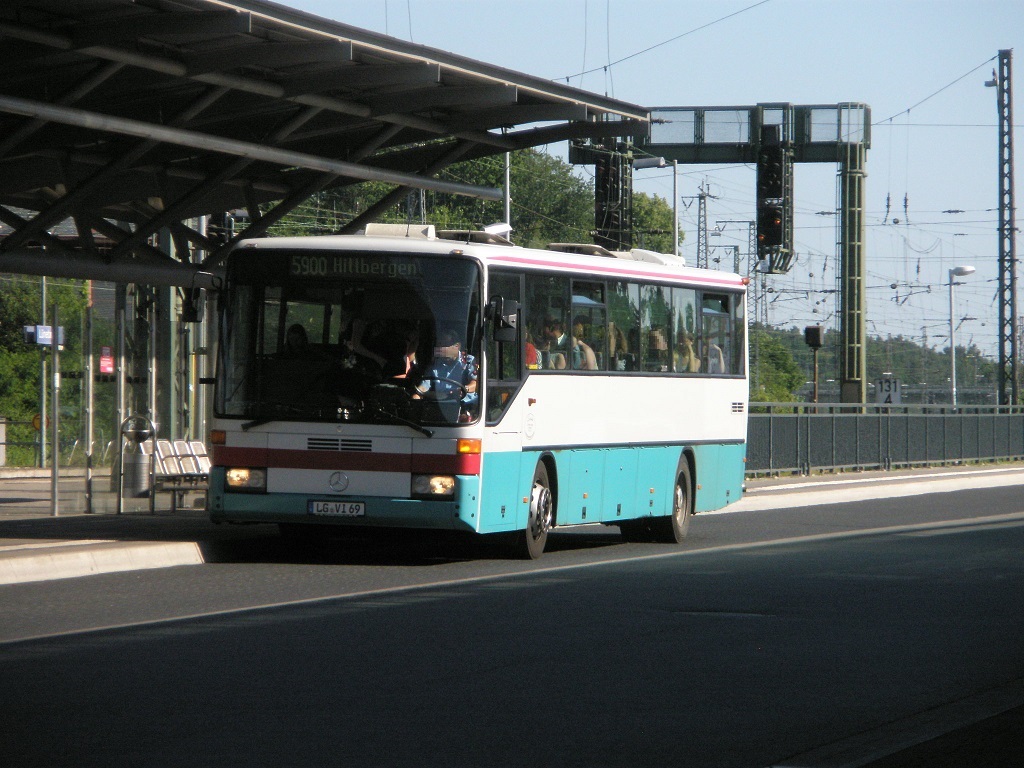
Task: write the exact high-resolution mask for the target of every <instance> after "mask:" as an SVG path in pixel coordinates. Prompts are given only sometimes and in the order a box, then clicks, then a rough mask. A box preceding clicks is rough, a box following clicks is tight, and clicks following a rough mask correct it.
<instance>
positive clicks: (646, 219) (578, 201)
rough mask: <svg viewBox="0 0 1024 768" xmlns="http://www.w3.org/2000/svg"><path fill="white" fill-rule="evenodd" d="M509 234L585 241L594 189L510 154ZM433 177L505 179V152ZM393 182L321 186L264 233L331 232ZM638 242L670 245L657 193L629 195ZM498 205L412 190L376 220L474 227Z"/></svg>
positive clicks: (668, 221) (530, 153) (568, 170)
mask: <svg viewBox="0 0 1024 768" xmlns="http://www.w3.org/2000/svg"><path fill="white" fill-rule="evenodd" d="M511 162H512V165H511V170H510V176H511V181H512V222H511V223H512V226H513V231H512V239H513V240H514V241H515V243H516V244H517V245H522V246H526V247H543V246H545V245H547V244H548V243H553V242H570V243H590V242H593V237H592V236H591V234H590V233H591V230H592V229H593V227H594V186H593V183H592V182H590V181H588V180H584V179H582V178H580V177H579V176H578V175H576V173H575V172H574V169H573V166H571V165H569V164H568V163H566V162H564V161H562V160H560V159H559V158H556V157H554V156H552V155H549V154H546V153H544V152H539V151H537V150H533V149H527V150H522V151H519V152H513V153H512V155H511ZM439 178H442V179H445V180H448V181H457V182H460V183H464V184H475V185H478V186H485V187H499V188H500V187H502V186H504V183H505V157H504V155H495V156H492V157H484V158H480V159H477V160H468V161H466V162H463V163H456V164H454V165H452V166H450V167H449V168H447V169H446V170H445V171H443V172H442V173H441V174H439ZM391 189H392V186H391V185H389V184H384V183H381V182H364V183H361V184H353V185H351V186H347V187H342V188H339V189H333V190H327V191H324V192H321V193H319V194H317V195H314V196H313V197H311V198H310V199H309V200H308V201H307V202H306V203H305V204H303V205H302V206H299V208H297V209H296V210H295V211H294V212H293V213H291V214H289V215H288V216H286V217H284V218H283V219H282V220H281V222H280V223H279V224H277V225H276V226H275V227H273V228H272V229H271V230H270V234H272V235H275V236H276V235H317V234H328V233H331V232H336V231H337V230H338V229H340V228H341V227H342V226H344V225H345V224H346V223H347V222H349V221H351V220H352V219H354V218H355V217H356V216H357V215H358V214H359V213H360V212H361V211H364V210H366V209H367V208H369V207H370V205H372V204H373V203H375V202H376V201H377V200H379V199H381V198H382V197H384V195H386V194H387V193H388V192H389V191H390V190H391ZM633 215H634V225H635V228H636V230H637V233H638V235H637V245H638V246H640V247H643V248H649V249H651V250H658V251H663V252H670V251H671V250H672V224H673V216H672V208H671V206H670V205H669V204H668V202H666V201H665V200H663V199H661V198H659V197H650V196H648V195H645V194H642V193H638V194H635V195H634V198H633ZM504 217H505V213H504V204H503V203H502V202H500V201H488V200H479V199H476V198H470V197H466V196H464V195H449V194H444V193H440V192H430V191H425V192H423V193H422V195H421V193H420V192H419V191H417V190H412V191H410V192H409V194H408V195H406V197H405V198H404V199H403V200H402V201H401V202H399V203H398V204H397V205H395V206H394V207H393V208H392V209H390V210H389V211H386V212H384V213H383V214H381V215H380V216H378V217H377V220H378V221H382V222H392V223H405V222H408V221H415V222H419V221H425V222H427V223H429V224H433V225H435V226H436V227H437V228H438V229H470V230H479V229H482V228H483V227H485V226H487V225H488V224H494V223H496V222H500V221H502V220H503V219H504Z"/></svg>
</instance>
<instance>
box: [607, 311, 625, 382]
mask: <svg viewBox="0 0 1024 768" xmlns="http://www.w3.org/2000/svg"><path fill="white" fill-rule="evenodd" d="M608 354H609V355H611V360H612V365H611V368H612V370H615V371H624V370H626V362H627V356H628V354H629V345H628V344H627V343H626V334H624V333H623V332H622V328H620V327H619V326H617V325H616V324H615V323H614V322H610V323H608Z"/></svg>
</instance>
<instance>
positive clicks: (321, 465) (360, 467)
mask: <svg viewBox="0 0 1024 768" xmlns="http://www.w3.org/2000/svg"><path fill="white" fill-rule="evenodd" d="M213 464H214V465H215V466H218V467H275V468H280V469H332V470H333V469H341V470H349V471H364V472H403V473H409V472H416V473H423V474H425V473H437V474H449V475H478V474H480V454H458V455H441V454H432V453H419V454H411V455H410V454H402V453H364V452H361V451H303V450H288V449H281V448H230V447H227V446H220V445H215V446H213Z"/></svg>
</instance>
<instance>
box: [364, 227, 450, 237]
mask: <svg viewBox="0 0 1024 768" xmlns="http://www.w3.org/2000/svg"><path fill="white" fill-rule="evenodd" d="M363 234H364V235H366V236H367V237H412V238H416V239H419V240H436V239H437V232H435V231H434V225H433V224H378V223H372V224H367V225H366V229H365V230H364V232H363Z"/></svg>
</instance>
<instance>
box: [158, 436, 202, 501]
mask: <svg viewBox="0 0 1024 768" xmlns="http://www.w3.org/2000/svg"><path fill="white" fill-rule="evenodd" d="M147 442H148V443H149V445H148V446H147V445H146V444H143V450H144V451H145V452H147V453H150V452H152V451H153V446H152V441H147ZM147 448H148V450H147ZM209 487H210V457H209V455H208V454H207V452H206V446H205V445H204V444H203V442H202V441H201V440H192V441H188V440H173V441H172V440H157V441H156V450H155V453H154V455H153V493H152V494H150V497H149V511H150V512H154V511H155V510H156V494H157V492H159V491H167V492H169V493H170V494H171V512H172V513H175V512H177V511H178V506H179V504H180V503H181V502H182V500H183V499H184V496H185V494H186V493H190V492H193V491H201V492H202V493H203V498H204V506H205V501H206V493H207V491H208V490H209Z"/></svg>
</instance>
